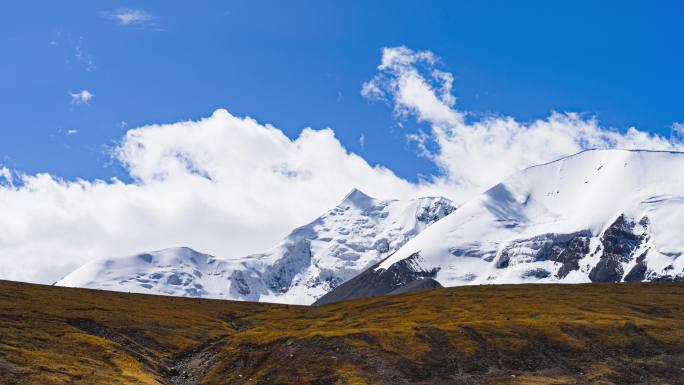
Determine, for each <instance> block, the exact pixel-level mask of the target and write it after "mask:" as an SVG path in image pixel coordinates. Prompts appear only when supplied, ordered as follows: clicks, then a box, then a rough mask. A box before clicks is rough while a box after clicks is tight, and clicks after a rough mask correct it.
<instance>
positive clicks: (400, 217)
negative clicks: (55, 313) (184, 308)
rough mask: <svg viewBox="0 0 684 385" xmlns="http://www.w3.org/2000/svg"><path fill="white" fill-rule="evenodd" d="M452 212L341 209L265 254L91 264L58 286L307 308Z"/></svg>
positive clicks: (356, 197) (419, 206)
mask: <svg viewBox="0 0 684 385" xmlns="http://www.w3.org/2000/svg"><path fill="white" fill-rule="evenodd" d="M454 210H455V206H454V205H453V203H452V202H451V201H449V200H448V199H446V198H441V197H428V198H420V199H415V200H410V201H399V200H378V199H374V198H372V197H370V196H368V195H366V194H364V193H363V192H361V191H360V190H357V189H353V190H352V191H351V192H350V193H349V194H347V196H346V197H345V198H344V199H343V200H342V202H341V203H340V204H338V205H337V206H336V207H334V208H332V209H331V210H329V211H327V212H326V213H324V214H323V215H322V216H320V217H319V218H317V219H315V220H314V221H312V222H311V223H308V224H306V225H304V226H301V227H299V228H296V229H295V230H293V231H292V233H290V234H289V235H288V236H287V237H285V239H283V240H282V241H281V242H280V243H278V244H277V245H275V246H274V247H272V248H271V249H269V250H267V251H266V252H264V253H261V254H255V255H250V256H247V257H244V258H241V259H231V260H223V259H218V258H214V257H212V256H209V255H206V254H202V253H199V252H196V251H194V250H191V249H188V248H175V249H166V250H161V251H156V252H151V253H144V254H139V255H133V256H128V257H123V258H110V259H104V260H99V261H93V262H90V263H88V264H86V265H84V266H82V267H81V268H79V269H77V270H76V271H74V272H72V273H71V274H69V275H68V276H66V277H65V278H63V279H62V280H60V281H59V282H58V283H57V284H58V285H63V286H75V287H88V288H97V289H106V290H117V291H130V292H141V293H153V294H168V295H178V296H193V297H208V298H225V299H238V300H250V301H269V302H281V303H298V304H310V303H312V302H314V301H315V300H316V299H317V298H318V297H320V296H322V295H323V294H325V293H327V292H328V291H330V290H332V289H333V288H335V287H336V286H337V285H339V284H340V283H342V282H344V281H346V280H348V279H350V278H352V277H354V276H355V275H357V274H358V273H360V272H361V271H363V270H364V269H366V268H367V267H369V266H372V265H373V264H375V263H377V262H378V261H380V260H382V259H383V258H386V257H387V256H388V255H390V254H391V253H392V252H394V251H396V250H398V249H399V248H400V247H401V246H402V245H404V244H405V243H406V242H408V241H409V240H410V239H411V238H413V237H414V236H416V235H417V234H419V233H420V232H421V231H423V230H424V229H425V228H427V227H428V226H430V225H431V224H433V223H434V222H436V221H438V220H440V219H441V218H443V217H445V216H446V215H448V214H450V213H451V212H452V211H454Z"/></svg>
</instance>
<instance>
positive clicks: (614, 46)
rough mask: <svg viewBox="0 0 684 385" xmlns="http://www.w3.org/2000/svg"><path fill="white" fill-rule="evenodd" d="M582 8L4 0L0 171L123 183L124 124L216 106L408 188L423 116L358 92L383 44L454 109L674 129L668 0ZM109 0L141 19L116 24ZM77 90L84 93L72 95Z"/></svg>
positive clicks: (675, 41)
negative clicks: (435, 62) (424, 64)
mask: <svg viewBox="0 0 684 385" xmlns="http://www.w3.org/2000/svg"><path fill="white" fill-rule="evenodd" d="M594 3H595V2H582V1H564V2H542V1H538V2H516V3H515V4H513V3H512V2H507V1H477V2H475V1H473V2H458V3H456V2H453V1H429V2H420V3H418V2H408V1H405V2H404V1H375V2H331V1H309V2H298V1H294V2H288V3H287V5H284V3H282V2H275V1H274V2H268V1H230V2H227V1H202V2H187V1H164V2H153V1H147V2H119V1H97V2H93V1H68V2H53V1H22V2H15V3H14V4H13V5H11V6H8V5H5V6H4V7H3V8H4V9H3V12H2V15H1V16H0V32H1V33H0V36H1V38H0V49H1V50H2V52H3V54H2V57H1V58H0V87H2V92H0V114H1V115H2V117H3V118H2V120H1V121H0V132H2V133H3V139H2V141H0V156H1V157H2V158H1V159H2V160H1V163H2V164H4V165H5V166H8V167H10V168H12V169H14V170H19V171H23V172H27V173H36V172H42V171H47V172H50V173H53V174H55V175H59V176H62V177H65V178H68V179H73V178H76V177H83V178H86V179H92V178H108V177H110V176H118V177H121V178H124V179H125V178H126V172H125V171H123V170H122V168H121V167H120V166H119V165H118V164H117V162H113V161H112V160H111V158H110V156H109V154H108V151H107V149H108V148H110V147H111V146H114V145H115V144H116V143H117V141H119V140H120V139H121V137H122V135H123V134H124V132H125V130H126V129H130V128H134V127H137V126H141V125H145V124H151V123H172V122H176V121H179V120H186V119H198V118H200V117H205V116H209V115H211V113H212V112H213V111H214V110H215V109H217V108H226V109H228V110H229V111H230V112H231V113H232V114H234V115H237V116H251V117H254V118H256V119H257V120H259V121H260V122H264V123H271V124H273V125H274V126H276V127H278V128H280V129H281V130H283V131H284V132H285V133H286V134H287V135H288V136H290V137H292V138H294V137H296V136H297V135H298V134H299V132H300V131H301V129H302V128H304V127H308V126H310V127H313V128H318V129H320V128H325V127H332V128H333V129H334V130H335V133H336V136H337V137H338V138H339V139H340V141H341V142H342V144H343V145H344V146H345V147H346V148H347V149H348V150H350V151H353V152H355V153H358V154H360V155H362V156H363V157H364V158H365V159H366V160H367V161H368V162H369V163H371V164H376V163H378V164H382V165H385V166H387V167H388V168H390V169H391V170H393V171H394V172H395V173H397V174H398V175H399V176H401V177H404V178H407V179H409V180H413V181H414V180H416V178H417V176H418V175H419V174H431V173H434V172H435V167H436V166H435V164H434V163H433V162H431V161H429V160H428V159H425V158H422V157H419V156H417V155H416V152H417V149H416V146H415V145H412V144H410V143H408V142H407V140H406V135H407V134H410V133H412V132H415V130H416V129H417V128H426V127H427V126H426V125H425V123H424V122H418V123H416V122H415V121H414V120H406V121H403V122H402V123H403V124H402V126H403V127H400V126H398V124H397V123H398V120H397V119H396V117H395V116H393V114H392V106H388V105H387V104H385V103H374V102H371V101H369V100H367V99H366V98H364V97H362V96H361V95H360V89H361V86H362V84H363V83H364V82H366V81H368V80H369V79H371V78H372V77H373V76H374V75H375V73H376V67H377V65H378V64H379V60H380V52H381V51H380V50H381V48H382V47H392V46H398V45H406V46H408V47H411V48H412V49H415V50H430V51H432V52H434V53H435V54H436V55H438V56H439V57H441V68H442V69H444V70H446V71H448V72H451V73H453V75H454V77H455V80H454V90H453V94H454V95H455V96H456V101H457V105H458V107H459V109H460V110H463V111H468V112H469V113H472V115H471V116H474V117H477V116H479V115H481V114H488V113H494V114H503V115H511V116H514V117H516V118H517V119H518V120H519V121H530V120H533V119H537V118H544V117H546V116H548V114H549V112H550V111H552V110H556V111H578V112H583V113H586V114H589V115H596V116H597V117H598V118H599V119H600V121H601V122H602V124H603V125H604V126H608V127H613V128H617V129H619V130H625V129H626V128H628V127H630V126H637V127H638V128H640V129H641V130H647V131H650V132H656V133H660V134H663V135H668V132H669V130H670V126H671V124H672V123H673V122H677V121H684V97H682V90H683V89H684V73H683V71H682V68H684V49H682V48H683V47H682V41H683V40H682V38H683V37H684V23H682V22H681V19H682V16H683V15H684V5H683V4H682V3H681V2H674V1H673V2H666V1H663V2H659V3H658V4H659V5H658V6H646V5H645V4H646V3H644V2H640V3H637V2H633V3H631V2H622V1H605V2H601V4H600V5H596V4H594ZM122 8H126V9H129V10H138V11H141V12H143V14H144V15H147V16H148V18H147V20H142V21H140V22H139V23H136V22H133V23H130V24H128V25H125V24H122V23H121V22H119V21H118V20H117V19H116V18H115V17H114V16H113V15H114V14H115V12H117V10H121V9H122ZM82 90H88V91H89V92H90V93H92V94H93V95H94V96H93V97H92V99H90V100H89V101H88V103H80V104H74V103H72V96H71V95H70V93H77V92H80V91H82ZM122 122H126V123H125V125H124V124H122ZM424 126H425V127H424ZM70 130H72V131H71V132H72V134H69V132H70ZM74 131H76V132H75V133H74ZM361 135H363V136H364V139H365V140H364V146H363V147H362V146H361V143H360V141H359V138H360V136H361Z"/></svg>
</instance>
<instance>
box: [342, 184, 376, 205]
mask: <svg viewBox="0 0 684 385" xmlns="http://www.w3.org/2000/svg"><path fill="white" fill-rule="evenodd" d="M373 200H374V199H373V198H372V197H370V196H368V195H366V194H364V193H363V192H362V191H361V190H359V189H357V188H353V189H352V190H351V191H350V192H349V194H347V196H345V197H344V199H343V200H342V203H341V204H348V205H352V206H357V207H365V206H369V205H372V204H373Z"/></svg>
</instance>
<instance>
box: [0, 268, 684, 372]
mask: <svg viewBox="0 0 684 385" xmlns="http://www.w3.org/2000/svg"><path fill="white" fill-rule="evenodd" d="M0 379H1V380H0V382H4V383H9V384H13V383H18V384H64V383H77V384H78V383H83V384H91V383H98V384H105V383H106V384H195V383H206V384H214V383H217V384H223V383H231V384H232V383H246V384H299V383H315V384H357V383H374V384H413V383H430V384H431V383H435V384H445V383H457V384H458V383H461V384H480V383H484V384H488V383H497V384H498V383H507V384H551V383H554V384H574V383H606V384H608V383H619V384H626V383H634V384H642V383H670V384H678V383H679V384H681V383H684V284H683V283H657V284H641V283H639V284H610V285H598V284H594V285H567V286H564V285H516V286H480V287H462V288H449V289H436V290H431V291H427V292H422V293H413V294H406V295H398V296H389V297H379V298H371V299H363V300H356V301H352V302H346V303H337V304H332V305H327V306H323V307H320V308H315V307H301V306H283V305H271V304H255V303H241V302H229V301H216V300H197V299H186V298H171V297H158V296H149V295H138V294H125V293H113V292H102V291H92V290H83V289H70V288H59V287H50V286H41V285H31V284H23V283H15V282H5V281H0Z"/></svg>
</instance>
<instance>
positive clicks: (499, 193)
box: [318, 150, 684, 304]
mask: <svg viewBox="0 0 684 385" xmlns="http://www.w3.org/2000/svg"><path fill="white" fill-rule="evenodd" d="M682 253H684V153H675V152H651V151H624V150H590V151H584V152H581V153H579V154H576V155H573V156H570V157H566V158H563V159H560V160H557V161H554V162H551V163H547V164H543V165H539V166H534V167H530V168H528V169H526V170H524V171H521V172H519V173H517V174H515V175H513V176H511V177H510V178H508V179H507V180H505V181H503V182H502V183H499V184H497V185H496V186H494V187H492V188H491V189H489V190H488V191H486V192H484V193H483V194H481V195H480V196H477V197H475V198H474V199H472V200H470V201H468V202H467V203H465V204H464V205H462V206H461V207H459V209H458V210H456V211H455V212H454V213H453V214H451V215H449V216H448V217H447V218H445V219H444V220H441V221H439V222H438V223H436V224H435V225H434V226H431V227H430V228H429V229H427V230H426V231H424V232H422V233H421V234H419V235H418V236H416V237H415V238H413V239H412V240H411V241H409V242H408V243H407V244H406V245H404V246H403V247H401V248H400V249H399V250H398V251H397V252H396V253H394V254H392V255H391V256H390V257H388V258H386V259H385V260H384V261H382V262H380V263H378V264H377V265H376V266H374V267H373V268H371V269H368V270H367V271H365V272H364V273H362V274H361V275H359V276H358V277H356V278H354V279H352V280H350V281H347V282H346V283H345V284H344V285H341V286H340V287H338V288H336V290H334V291H333V292H331V293H329V294H328V295H326V296H325V297H323V298H322V299H320V300H319V301H318V303H319V304H321V303H328V302H333V301H337V300H341V299H348V298H355V297H360V296H369V295H380V294H386V293H390V292H392V291H394V290H396V289H397V288H398V287H401V286H403V285H405V284H406V283H409V282H412V281H416V280H420V279H425V278H432V279H434V280H436V281H437V282H439V283H440V284H441V285H443V286H458V285H477V284H499V283H524V282H565V283H579V282H621V281H643V280H673V279H684V257H682Z"/></svg>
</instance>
